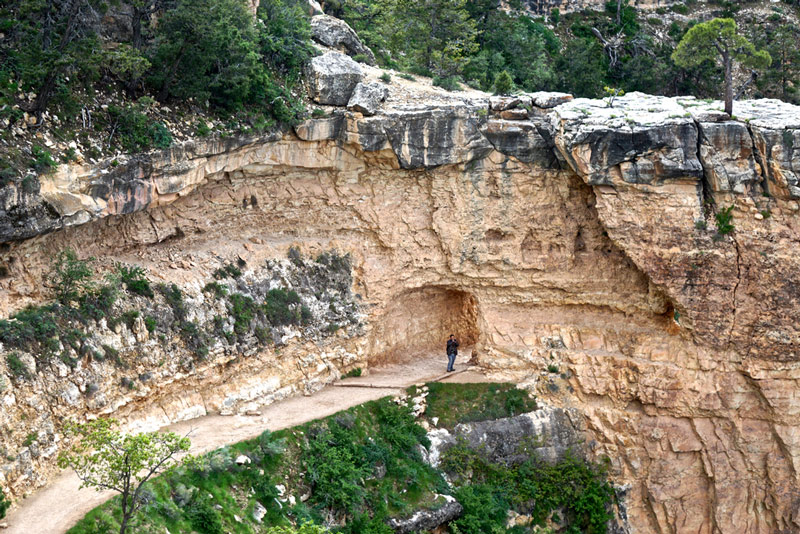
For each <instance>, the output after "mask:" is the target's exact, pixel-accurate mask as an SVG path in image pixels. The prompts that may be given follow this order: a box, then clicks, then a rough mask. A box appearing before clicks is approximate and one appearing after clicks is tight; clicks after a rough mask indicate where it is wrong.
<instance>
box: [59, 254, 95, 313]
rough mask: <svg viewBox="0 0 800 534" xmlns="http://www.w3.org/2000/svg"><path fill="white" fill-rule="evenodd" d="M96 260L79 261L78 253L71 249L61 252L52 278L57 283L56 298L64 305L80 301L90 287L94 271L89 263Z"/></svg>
mask: <svg viewBox="0 0 800 534" xmlns="http://www.w3.org/2000/svg"><path fill="white" fill-rule="evenodd" d="M92 261H94V258H88V259H86V260H80V259H78V255H77V253H76V252H75V251H74V250H73V249H71V248H65V249H63V250H61V251H60V252H59V253H58V254H57V255H56V258H55V261H54V263H53V266H52V278H53V280H54V281H55V287H54V292H55V297H56V300H58V301H59V302H60V303H61V304H63V305H65V306H66V305H69V303H70V302H72V301H74V300H78V298H79V297H80V296H81V294H82V293H83V291H85V290H86V289H87V288H88V287H89V286H90V280H91V278H92V269H91V268H90V267H89V263H90V262H92Z"/></svg>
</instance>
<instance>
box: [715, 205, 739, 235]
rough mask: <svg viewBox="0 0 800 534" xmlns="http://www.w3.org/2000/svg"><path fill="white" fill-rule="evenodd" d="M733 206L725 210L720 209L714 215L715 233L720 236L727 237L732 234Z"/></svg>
mask: <svg viewBox="0 0 800 534" xmlns="http://www.w3.org/2000/svg"><path fill="white" fill-rule="evenodd" d="M733 208H734V206H733V204H731V205H730V206H728V207H727V208H721V209H720V210H719V212H717V213H716V214H715V215H714V219H715V220H716V222H717V232H718V233H719V234H720V235H727V234H730V233H731V232H733V230H734V226H733Z"/></svg>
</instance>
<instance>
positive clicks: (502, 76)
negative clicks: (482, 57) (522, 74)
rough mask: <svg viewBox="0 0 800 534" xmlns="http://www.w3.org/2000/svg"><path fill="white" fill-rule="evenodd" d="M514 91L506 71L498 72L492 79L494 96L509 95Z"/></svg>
mask: <svg viewBox="0 0 800 534" xmlns="http://www.w3.org/2000/svg"><path fill="white" fill-rule="evenodd" d="M513 90H514V80H512V79H511V75H510V74H509V73H508V71H507V70H504V71H502V72H500V73H499V74H498V75H497V76H495V78H494V94H496V95H510V94H511V92H512V91H513Z"/></svg>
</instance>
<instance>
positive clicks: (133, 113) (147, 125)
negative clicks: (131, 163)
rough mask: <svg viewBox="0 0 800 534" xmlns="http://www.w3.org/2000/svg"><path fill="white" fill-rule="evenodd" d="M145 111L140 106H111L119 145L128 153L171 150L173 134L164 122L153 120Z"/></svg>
mask: <svg viewBox="0 0 800 534" xmlns="http://www.w3.org/2000/svg"><path fill="white" fill-rule="evenodd" d="M144 110H145V108H144V107H143V106H141V105H139V104H135V105H133V106H122V107H120V106H116V105H111V106H109V108H108V113H109V115H110V117H111V121H112V126H111V128H112V131H113V132H114V133H115V134H116V136H117V137H118V139H119V145H120V146H121V147H122V148H123V149H125V150H127V151H128V152H141V151H143V150H150V149H151V148H161V149H164V148H169V146H170V145H171V144H172V134H171V133H170V132H169V130H168V129H167V127H166V126H165V125H164V123H163V122H161V121H156V120H153V119H151V118H150V117H148V116H147V115H146V114H145V113H144ZM112 139H113V138H112Z"/></svg>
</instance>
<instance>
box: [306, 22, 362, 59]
mask: <svg viewBox="0 0 800 534" xmlns="http://www.w3.org/2000/svg"><path fill="white" fill-rule="evenodd" d="M311 37H312V38H313V39H314V40H315V41H317V42H318V43H320V44H322V45H325V46H327V47H329V48H335V49H336V50H339V51H340V52H344V53H345V54H347V55H349V56H359V55H360V56H364V57H365V58H366V62H367V63H369V64H370V65H374V64H375V54H373V53H372V50H370V49H369V48H367V47H366V46H364V43H362V42H361V39H359V38H358V35H356V32H355V31H353V28H351V27H350V26H349V25H348V24H347V23H346V22H345V21H343V20H339V19H337V18H335V17H331V16H329V15H317V16H315V17H312V18H311Z"/></svg>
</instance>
